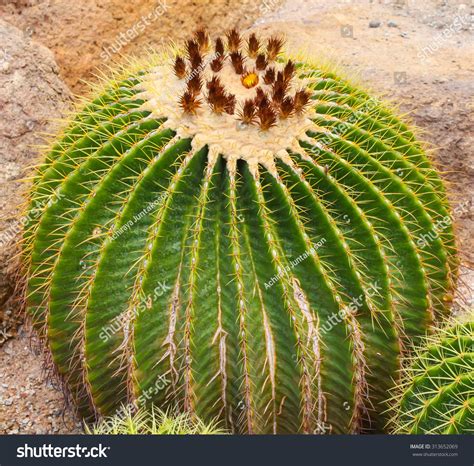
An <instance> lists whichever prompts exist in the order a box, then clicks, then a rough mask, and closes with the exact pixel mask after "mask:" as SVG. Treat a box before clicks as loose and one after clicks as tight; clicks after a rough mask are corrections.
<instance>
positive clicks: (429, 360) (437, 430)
mask: <svg viewBox="0 0 474 466" xmlns="http://www.w3.org/2000/svg"><path fill="white" fill-rule="evenodd" d="M394 391H395V396H394V401H395V402H394V403H393V407H392V412H393V419H392V426H393V430H394V432H395V433H399V434H467V433H471V434H472V433H474V313H471V315H470V317H469V319H467V321H466V322H456V323H454V324H452V325H449V326H447V327H446V328H444V329H442V330H441V331H440V332H439V333H437V334H436V335H435V336H432V337H429V338H428V339H427V341H426V342H425V344H424V345H423V346H421V347H420V349H419V350H418V352H417V355H416V356H415V357H414V358H413V361H412V363H411V365H409V366H408V367H407V368H406V369H405V370H404V371H403V377H402V382H401V384H400V386H399V387H397V388H396V390H394Z"/></svg>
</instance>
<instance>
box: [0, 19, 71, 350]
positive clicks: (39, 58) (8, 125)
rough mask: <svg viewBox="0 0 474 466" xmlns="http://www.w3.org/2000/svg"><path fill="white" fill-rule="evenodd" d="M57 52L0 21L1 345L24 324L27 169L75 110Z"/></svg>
mask: <svg viewBox="0 0 474 466" xmlns="http://www.w3.org/2000/svg"><path fill="white" fill-rule="evenodd" d="M58 73H59V70H58V67H57V65H56V62H55V60H54V56H53V54H52V52H51V51H50V50H49V49H47V48H46V47H44V46H43V45H41V44H38V43H36V42H34V41H32V40H30V39H29V37H28V35H25V34H24V33H23V32H22V31H20V30H19V29H17V28H15V27H13V26H11V25H10V24H8V23H6V22H5V21H2V20H0V111H1V118H0V344H1V343H2V341H4V340H5V339H6V338H7V337H8V335H9V334H10V333H12V329H13V328H14V326H15V323H16V322H18V321H19V316H18V313H15V299H14V297H15V296H14V294H15V293H14V290H15V288H16V285H17V281H18V280H17V278H16V277H15V274H16V272H17V270H18V259H17V258H16V256H17V253H18V239H19V234H20V231H21V225H22V217H21V210H20V205H21V203H22V201H23V199H24V195H23V193H24V192H25V183H24V182H20V181H19V180H20V179H22V178H24V177H25V176H26V175H28V167H31V166H32V165H34V164H35V163H36V161H37V159H38V153H37V152H38V151H37V149H35V146H37V145H38V144H40V143H41V142H42V137H41V136H40V135H39V133H41V132H50V131H53V127H54V126H55V125H56V124H55V123H53V122H52V119H55V118H58V117H60V116H61V115H62V114H64V113H65V111H66V110H67V109H68V108H69V106H70V104H71V94H70V91H69V89H68V88H67V86H66V85H65V84H64V83H63V82H62V80H61V78H60V77H59V75H58Z"/></svg>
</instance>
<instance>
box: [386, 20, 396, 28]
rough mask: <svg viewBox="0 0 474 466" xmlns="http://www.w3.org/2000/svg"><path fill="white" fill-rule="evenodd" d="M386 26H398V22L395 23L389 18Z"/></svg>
mask: <svg viewBox="0 0 474 466" xmlns="http://www.w3.org/2000/svg"><path fill="white" fill-rule="evenodd" d="M387 26H388V27H389V28H397V27H398V24H397V23H396V22H395V21H393V20H390V21H389V22H388V23H387Z"/></svg>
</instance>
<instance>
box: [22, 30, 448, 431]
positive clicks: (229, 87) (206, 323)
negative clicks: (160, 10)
mask: <svg viewBox="0 0 474 466" xmlns="http://www.w3.org/2000/svg"><path fill="white" fill-rule="evenodd" d="M282 46H283V41H282V40H281V39H280V38H278V37H270V38H269V39H267V40H263V39H261V38H259V37H257V36H256V35H255V34H251V35H249V36H248V37H242V35H241V34H240V33H239V32H238V31H236V30H232V31H230V32H229V33H228V34H227V35H226V37H224V38H216V39H215V40H212V41H211V39H210V37H209V36H208V33H207V32H205V31H203V30H200V31H198V32H197V33H196V34H195V35H194V36H193V37H192V38H191V39H190V40H188V41H187V42H186V44H185V46H183V48H182V49H179V50H178V49H172V50H170V51H169V52H167V53H165V54H152V55H151V56H148V57H147V58H146V59H145V60H141V61H139V62H135V63H133V64H131V65H128V66H126V67H125V68H124V69H121V70H120V71H118V72H117V73H116V74H115V75H113V77H112V79H109V80H107V81H105V82H104V84H103V85H102V87H101V88H100V89H96V90H95V97H94V98H92V99H89V100H87V101H85V102H84V103H83V107H82V108H81V109H80V110H78V111H77V112H76V113H75V114H74V115H73V116H72V117H71V120H70V121H69V122H68V124H67V126H66V129H65V130H64V132H63V134H61V136H60V137H58V138H57V139H56V140H55V141H54V142H53V143H52V144H51V146H50V147H49V149H48V151H47V155H46V156H45V160H44V162H43V163H41V165H40V166H39V168H38V169H37V172H36V175H35V177H34V181H33V188H32V191H31V199H30V203H29V210H28V212H27V217H26V218H27V221H26V224H25V233H24V259H25V260H24V262H25V269H26V272H25V274H26V276H27V287H26V288H27V290H26V296H27V309H28V313H29V315H30V316H31V319H32V321H33V323H34V325H35V326H36V328H37V329H38V332H39V333H40V335H41V336H42V337H43V338H44V340H45V341H47V343H48V347H49V349H50V351H51V354H52V358H53V361H54V363H55V366H56V367H57V370H58V372H59V374H61V375H62V377H63V379H64V380H65V381H66V382H67V385H68V387H69V391H70V394H71V397H72V398H73V399H74V400H75V403H76V405H77V408H78V411H79V412H80V413H81V414H82V415H83V416H85V417H92V416H105V415H110V414H112V413H114V411H116V410H117V408H118V407H119V406H121V405H123V404H124V403H129V404H131V405H132V406H135V405H140V406H141V405H151V404H154V405H155V406H157V407H158V408H160V409H163V410H165V411H166V410H168V408H170V409H175V408H176V406H178V408H179V409H180V410H181V411H183V412H188V413H190V414H191V415H196V416H197V417H198V418H200V419H202V420H204V421H208V420H211V419H217V420H220V421H221V422H222V427H223V428H225V429H227V430H229V431H232V432H238V433H285V432H290V433H297V432H313V433H314V432H319V433H322V432H325V433H329V432H332V433H347V432H379V431H381V430H382V429H383V427H384V425H385V424H386V421H387V419H386V415H385V414H384V411H385V410H386V406H385V405H384V404H383V403H384V400H385V399H386V393H387V390H389V389H390V387H391V385H392V379H393V377H394V376H395V375H396V373H397V369H398V368H399V359H400V355H401V353H402V351H405V350H406V349H407V348H409V346H410V345H411V344H412V342H413V341H414V340H416V339H417V338H418V336H419V335H422V334H424V333H425V331H426V330H427V329H428V328H430V326H431V325H432V324H433V323H434V322H435V321H436V320H437V319H438V318H439V317H441V316H443V315H445V314H446V312H447V311H448V309H449V306H450V299H451V298H450V296H451V290H452V285H453V279H454V277H455V275H456V255H455V246H454V240H453V233H452V228H451V222H449V221H446V219H448V220H449V219H450V217H449V211H448V205H447V201H446V194H445V189H444V187H443V184H442V182H441V179H440V177H439V175H438V173H437V172H436V170H435V169H434V168H433V167H432V165H431V163H430V162H429V160H428V158H427V156H426V154H425V152H424V149H423V147H422V144H420V143H419V142H417V140H416V138H415V135H414V131H413V129H411V128H410V126H408V125H407V124H406V123H404V122H402V121H401V120H400V119H399V118H397V117H396V116H394V114H393V112H392V111H391V110H389V109H388V108H387V106H386V105H384V104H382V103H381V102H380V101H379V100H378V99H376V98H373V97H371V96H370V95H368V94H367V93H366V92H364V91H362V90H360V89H359V88H357V87H355V86H354V85H352V84H351V83H350V82H349V81H348V80H345V79H342V78H340V77H339V76H338V75H337V74H335V73H334V72H333V71H331V70H330V69H327V68H325V67H322V68H321V67H318V66H316V65H314V64H311V63H309V62H308V61H307V60H304V59H302V58H294V59H293V60H289V59H287V58H284V57H283V55H282ZM443 222H444V223H443ZM440 225H441V226H440Z"/></svg>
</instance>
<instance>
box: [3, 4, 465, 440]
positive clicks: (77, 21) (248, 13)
mask: <svg viewBox="0 0 474 466" xmlns="http://www.w3.org/2000/svg"><path fill="white" fill-rule="evenodd" d="M159 7H161V8H162V9H164V10H165V11H164V12H163V14H160V15H158V13H160V12H161V10H157V8H159ZM472 8H474V7H473V6H472V4H471V3H470V2H469V1H464V2H463V1H455V0H452V1H432V0H417V1H408V0H392V1H389V0H386V1H372V2H371V1H367V0H366V1H331V2H328V1H326V0H312V1H309V0H288V1H284V0H265V1H262V2H260V1H246V0H241V1H238V2H237V1H232V0H220V1H212V2H207V1H204V0H196V1H190V0H182V1H179V0H166V1H165V2H162V3H161V4H160V3H156V2H152V1H149V0H135V1H134V2H126V1H122V0H104V1H100V2H99V1H96V0H83V1H81V2H73V1H72V0H49V1H45V0H20V1H16V2H15V1H14V2H9V4H8V5H3V3H2V0H0V14H1V15H2V17H3V18H5V19H6V20H7V21H9V22H11V23H12V24H14V25H15V26H17V27H19V28H21V29H22V30H23V31H25V34H29V35H31V36H32V37H33V38H34V39H35V40H38V41H40V42H42V43H43V44H45V45H46V46H48V47H49V48H51V49H52V51H53V52H54V54H55V56H56V60H57V62H58V64H59V67H60V69H61V75H62V76H63V78H64V80H65V81H66V83H67V84H68V85H69V86H70V87H71V89H73V90H74V91H75V92H76V93H81V92H83V91H84V89H85V88H86V85H85V84H84V83H83V82H82V80H93V79H94V72H95V68H96V67H97V66H103V63H104V58H105V62H106V64H107V63H110V62H111V61H112V60H114V59H116V58H117V57H118V56H119V55H120V54H122V53H123V54H128V53H132V54H139V53H140V51H142V50H143V49H144V48H146V47H149V46H153V47H159V46H161V45H162V44H163V41H166V40H168V39H171V40H176V41H178V40H180V39H182V38H183V37H185V36H186V35H187V34H188V33H189V32H190V31H191V30H193V29H195V27H196V26H201V25H206V26H207V27H208V28H209V29H210V30H211V31H216V33H221V32H222V31H223V30H225V29H226V28H228V27H229V26H234V25H236V26H238V27H240V28H242V29H245V28H249V27H254V28H258V29H259V30H262V31H265V32H270V31H277V32H283V33H285V34H286V35H287V38H288V44H289V47H290V49H293V50H306V53H308V54H310V55H313V56H315V57H325V58H328V59H330V60H332V61H335V62H337V63H338V64H339V65H340V67H341V68H343V69H344V70H345V71H346V73H347V74H348V75H349V76H358V79H359V80H361V81H362V82H363V83H364V85H365V86H366V87H371V88H373V89H374V90H375V91H377V92H379V93H382V94H384V95H386V96H387V97H388V98H390V99H392V100H393V101H394V102H395V103H396V104H397V105H398V106H399V108H400V110H401V111H402V112H406V113H409V114H410V117H411V118H412V119H413V121H414V122H415V123H416V124H417V125H418V126H419V127H420V128H421V129H422V130H423V133H424V134H423V138H424V139H425V140H426V141H427V142H429V143H430V144H432V146H433V147H436V148H437V150H436V151H434V153H433V157H434V159H435V161H436V162H437V163H438V164H439V165H440V167H441V168H442V170H443V171H444V172H445V175H444V176H445V179H446V180H447V181H448V182H449V183H450V196H451V198H452V200H453V205H457V206H458V208H457V209H455V212H454V213H455V218H456V223H457V229H458V237H459V248H460V251H461V258H462V264H463V266H462V268H461V275H462V276H461V282H462V283H461V293H460V295H462V296H463V299H458V304H457V306H458V307H459V306H460V305H464V306H466V305H467V306H472V303H473V300H472V289H471V286H472V283H473V275H474V273H473V270H474V255H473V238H472V236H473V235H472V230H473V223H474V219H473V212H472V203H473V180H474V177H473V171H474V156H473V150H472V147H474V140H473V139H474V136H473V135H474V118H473V109H474V103H473V100H472V98H473V97H472V96H473V95H474V85H473V80H472V75H473V68H474V63H473V59H472V57H473V56H474V53H473V52H474V50H473V48H474V47H473V33H474V27H473V24H472V22H471V21H472V20H471V18H472V16H470V15H472V14H473V13H474V11H472ZM150 12H156V18H155V20H154V21H153V22H152V23H151V24H150V25H148V26H147V27H146V28H145V29H144V31H143V32H141V33H140V30H139V29H138V28H137V27H136V25H137V23H139V22H140V21H143V17H144V15H147V14H148V13H150ZM134 26H135V28H134ZM127 31H132V33H130V32H129V33H128V36H127V37H128V38H127V40H123V37H124V36H120V34H121V33H127ZM133 31H135V32H138V33H137V34H135V33H134V32H133ZM120 37H122V39H120ZM120 40H121V42H122V44H120V43H119V41H120ZM114 48H115V49H116V51H117V52H118V53H117V54H115V53H114V52H113V51H112V49H114ZM109 55H110V58H109ZM33 346H35V345H33ZM46 379H47V374H45V373H44V372H43V371H42V370H41V355H38V354H35V353H34V351H32V350H31V345H30V340H29V337H28V336H27V334H26V332H25V333H23V334H20V335H19V336H18V337H17V338H15V339H12V340H9V341H8V342H7V343H6V344H5V345H3V347H1V348H0V433H3V432H11V433H12V432H17V431H18V432H22V433H35V432H51V433H53V432H54V433H58V432H73V431H75V430H76V429H79V428H80V423H79V424H78V421H77V419H75V418H74V416H73V414H72V411H71V409H69V408H68V407H65V406H64V402H63V401H62V400H63V397H62V394H61V393H60V392H59V391H58V390H56V389H55V388H54V387H53V386H52V385H51V384H49V385H48V384H47V383H46V382H45V380H46Z"/></svg>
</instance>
